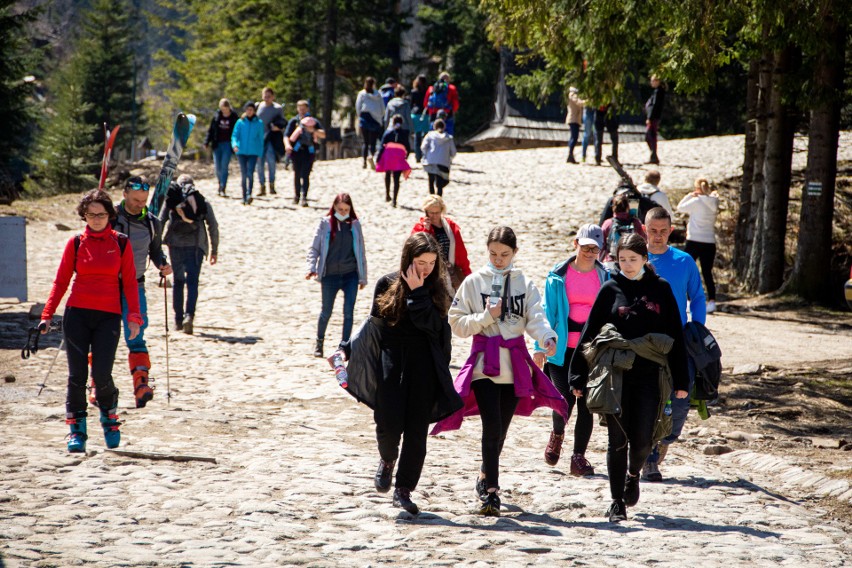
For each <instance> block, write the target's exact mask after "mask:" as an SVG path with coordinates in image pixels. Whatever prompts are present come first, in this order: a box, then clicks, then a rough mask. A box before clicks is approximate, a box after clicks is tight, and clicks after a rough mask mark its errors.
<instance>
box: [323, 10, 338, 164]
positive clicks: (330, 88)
mask: <svg viewBox="0 0 852 568" xmlns="http://www.w3.org/2000/svg"><path fill="white" fill-rule="evenodd" d="M326 1H327V2H328V6H327V7H326V12H325V18H326V19H325V25H326V28H325V29H326V32H325V50H324V53H323V71H322V123H323V126H324V127H325V128H327V129H328V128H331V113H332V112H333V111H334V86H335V83H336V81H335V79H336V73H335V70H334V62H335V59H336V57H335V51H336V50H337V0H326ZM326 148H327V144H323V145H322V151H321V156H322V159H323V160H325V159H326Z"/></svg>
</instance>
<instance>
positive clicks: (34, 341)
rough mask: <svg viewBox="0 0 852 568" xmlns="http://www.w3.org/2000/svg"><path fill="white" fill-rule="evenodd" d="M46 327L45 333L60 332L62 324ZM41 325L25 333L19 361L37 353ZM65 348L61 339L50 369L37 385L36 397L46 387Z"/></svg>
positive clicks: (51, 324)
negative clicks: (25, 340) (25, 336)
mask: <svg viewBox="0 0 852 568" xmlns="http://www.w3.org/2000/svg"><path fill="white" fill-rule="evenodd" d="M46 325H47V331H48V332H51V331H62V322H61V321H60V322H56V323H52V322H51V323H50V324H46ZM41 330H42V324H39V325H37V326H34V327H32V328H30V329H29V330H28V332H27V344H26V345H25V346H24V348H23V349H22V350H21V359H29V358H30V354H32V353H38V350H39V347H38V340H39V337H41ZM64 346H65V337H64V336H63V337H62V341H60V342H59V349H57V351H56V355H54V357H53V361H52V362H51V363H50V367H48V369H47V374H46V375H45V376H44V380H42V382H41V383H39V384H38V386H39V389H38V394H37V395H36V396H40V395H41V391H43V390H44V387H45V386H47V378H48V377H49V376H50V373H52V372H53V366H54V365H56V360H57V359H58V358H59V354H60V353H61V352H62V348H63V347H64Z"/></svg>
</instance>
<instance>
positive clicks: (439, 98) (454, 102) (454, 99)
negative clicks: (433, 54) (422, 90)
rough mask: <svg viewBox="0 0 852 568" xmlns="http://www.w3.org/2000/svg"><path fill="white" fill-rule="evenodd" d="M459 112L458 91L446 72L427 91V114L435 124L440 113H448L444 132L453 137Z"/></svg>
mask: <svg viewBox="0 0 852 568" xmlns="http://www.w3.org/2000/svg"><path fill="white" fill-rule="evenodd" d="M458 110H459V92H458V89H456V86H455V85H453V84H452V83H450V74H449V73H447V72H446V71H444V72H443V73H441V74H440V75H439V76H438V80H437V81H436V82H435V84H434V85H432V86H431V87H429V88H428V89H427V90H426V113H427V114H428V115H429V121H430V122H435V121H436V120H437V119H438V118H439V117H438V113H439V112H441V111H444V112H445V113H446V117H445V118H444V125H445V129H444V131H445V132H446V133H447V134H449V135H452V134H453V133H454V131H455V122H456V121H455V116H456V113H457V112H458ZM442 118H443V117H442Z"/></svg>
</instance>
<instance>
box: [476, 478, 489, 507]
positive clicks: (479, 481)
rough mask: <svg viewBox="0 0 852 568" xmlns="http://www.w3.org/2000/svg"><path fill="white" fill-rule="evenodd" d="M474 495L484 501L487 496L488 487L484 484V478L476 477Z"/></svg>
mask: <svg viewBox="0 0 852 568" xmlns="http://www.w3.org/2000/svg"><path fill="white" fill-rule="evenodd" d="M476 496H477V497H479V500H480V501H485V500H486V499H487V498H488V487H486V486H485V478H484V477H477V478H476Z"/></svg>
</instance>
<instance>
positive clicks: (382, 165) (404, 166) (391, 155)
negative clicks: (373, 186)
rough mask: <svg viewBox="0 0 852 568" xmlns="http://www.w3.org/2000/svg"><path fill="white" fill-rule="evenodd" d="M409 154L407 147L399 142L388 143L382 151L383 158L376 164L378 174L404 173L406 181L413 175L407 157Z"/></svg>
mask: <svg viewBox="0 0 852 568" xmlns="http://www.w3.org/2000/svg"><path fill="white" fill-rule="evenodd" d="M407 154H408V152H407V151H406V150H405V146H403V145H402V144H398V143H397V142H388V143H387V144H385V148H384V150H383V151H382V157H381V159H380V160H379V161H378V163H377V164H376V171H377V172H402V175H403V176H404V177H405V179H408V176H410V175H411V166H409V165H408V160H406V159H405V156H406V155H407Z"/></svg>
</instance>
